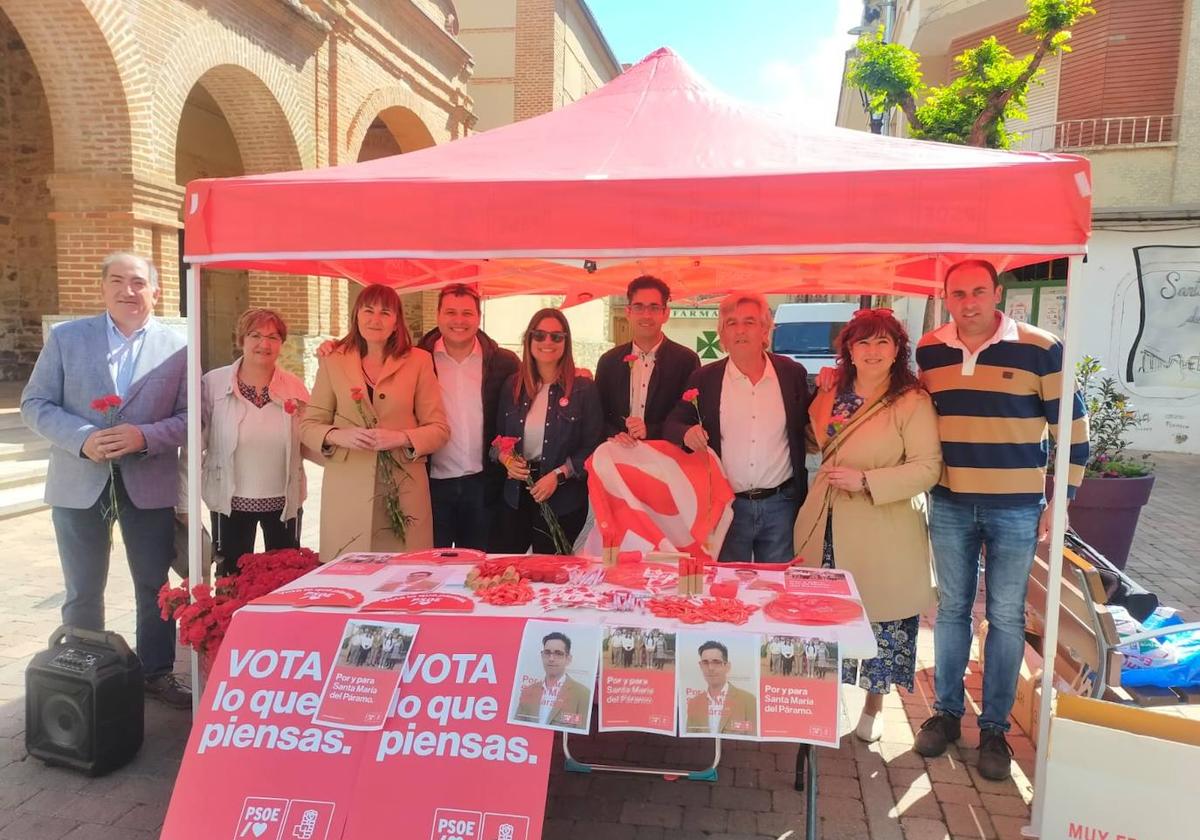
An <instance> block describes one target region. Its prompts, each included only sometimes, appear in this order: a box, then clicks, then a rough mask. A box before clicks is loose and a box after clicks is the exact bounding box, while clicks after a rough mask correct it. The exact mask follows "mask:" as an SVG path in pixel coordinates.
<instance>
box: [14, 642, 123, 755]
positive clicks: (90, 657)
mask: <svg viewBox="0 0 1200 840" xmlns="http://www.w3.org/2000/svg"><path fill="white" fill-rule="evenodd" d="M143 691H144V686H143V678H142V663H141V660H139V659H138V657H137V654H135V653H134V652H133V651H131V650H130V649H129V645H127V644H125V640H124V639H122V638H121V637H120V636H119V635H117V634H116V633H113V632H111V631H105V632H99V631H94V630H80V629H77V628H74V627H69V626H66V625H64V626H62V627H59V628H58V629H57V630H55V631H54V633H53V634H52V635H51V636H50V648H49V649H48V650H44V651H42V652H41V653H39V654H37V655H36V656H34V657H33V661H32V662H30V663H29V667H28V668H26V669H25V749H27V750H28V751H29V754H30V755H34V756H37V757H38V758H40V759H41V760H42V761H45V762H46V763H48V764H57V765H61V766H64V767H71V768H74V769H76V770H81V771H83V772H84V773H87V774H88V775H91V776H99V775H102V774H104V773H108V772H109V771H111V770H115V769H117V768H118V767H120V766H122V765H123V764H125V763H126V762H128V761H129V760H130V759H131V758H133V757H134V756H135V755H136V754H137V751H138V749H139V748H140V747H141V746H142V737H143V734H144V729H143V721H142V711H143V705H144V702H145V701H144V698H143Z"/></svg>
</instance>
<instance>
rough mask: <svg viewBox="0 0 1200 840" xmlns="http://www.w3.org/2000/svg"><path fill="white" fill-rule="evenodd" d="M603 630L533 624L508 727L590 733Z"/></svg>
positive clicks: (525, 643)
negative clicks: (601, 631)
mask: <svg viewBox="0 0 1200 840" xmlns="http://www.w3.org/2000/svg"><path fill="white" fill-rule="evenodd" d="M600 630H601V628H600V627H597V626H582V625H577V624H574V625H573V624H566V623H564V622H558V621H530V622H528V623H526V625H525V633H524V635H523V636H522V639H521V653H520V656H519V657H518V659H517V673H516V677H515V679H514V680H513V690H512V696H511V697H510V699H509V714H508V722H509V723H513V724H517V725H519V726H533V727H537V728H539V729H554V730H558V731H560V732H576V733H579V732H587V731H588V728H589V727H590V726H591V719H592V695H593V693H594V692H595V687H596V670H597V666H598V663H599V657H600Z"/></svg>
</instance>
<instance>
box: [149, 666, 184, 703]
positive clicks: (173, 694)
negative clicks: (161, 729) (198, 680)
mask: <svg viewBox="0 0 1200 840" xmlns="http://www.w3.org/2000/svg"><path fill="white" fill-rule="evenodd" d="M145 692H146V696H147V697H153V698H154V699H155V700H158V701H159V702H161V703H165V704H166V705H168V706H170V707H172V708H175V709H190V708H192V690H191V689H190V688H188V687H187V686H186V685H184V684H183V683H181V682H180V681H179V678H178V677H176V676H175V675H174V674H162V675H161V676H158V677H151V678H150V679H148V680H146V688H145Z"/></svg>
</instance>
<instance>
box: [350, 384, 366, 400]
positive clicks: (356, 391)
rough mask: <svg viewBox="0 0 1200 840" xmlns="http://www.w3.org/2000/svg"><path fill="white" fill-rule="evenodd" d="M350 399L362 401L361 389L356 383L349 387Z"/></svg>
mask: <svg viewBox="0 0 1200 840" xmlns="http://www.w3.org/2000/svg"><path fill="white" fill-rule="evenodd" d="M350 399H352V400H354V401H355V402H362V401H363V389H362V388H359V387H358V386H357V385H356V386H354V387H353V388H351V389H350Z"/></svg>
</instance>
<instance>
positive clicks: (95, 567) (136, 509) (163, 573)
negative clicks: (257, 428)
mask: <svg viewBox="0 0 1200 840" xmlns="http://www.w3.org/2000/svg"><path fill="white" fill-rule="evenodd" d="M100 292H101V295H102V296H103V300H104V306H105V311H104V313H103V314H101V315H95V316H92V317H90V318H80V319H79V320H76V321H68V322H66V323H63V324H60V325H59V326H57V327H55V328H54V329H53V330H51V331H50V335H49V336H48V337H47V339H46V345H45V347H43V348H42V352H41V354H40V355H39V356H38V360H37V364H36V365H35V366H34V368H33V374H32V375H31V376H30V378H29V384H28V385H26V386H25V391H24V392H23V393H22V394H21V418H22V419H23V420H24V421H25V423H26V425H28V426H29V428H31V429H33V430H34V431H35V432H37V433H38V434H39V435H41V436H42V437H44V438H46V440H48V441H50V443H51V444H52V446H51V448H50V467H49V470H48V472H47V474H46V502H47V503H48V504H49V505H50V506H51V520H52V521H53V523H54V535H55V537H56V538H57V540H58V554H59V560H60V561H61V563H62V570H63V581H64V585H65V586H64V588H65V589H66V599H65V600H64V601H63V605H62V620H63V623H64V624H70V625H72V626H74V627H79V628H82V629H85V630H103V629H104V589H105V586H106V584H107V582H108V556H109V552H110V551H111V549H112V531H113V525H114V524H118V525H120V526H121V536H122V538H123V539H124V541H125V554H126V556H127V558H128V560H129V570H130V572H131V573H132V575H133V584H134V600H135V603H136V607H137V652H138V656H140V657H141V660H142V671H143V674H144V675H145V678H146V685H145V691H146V694H147V695H148V696H150V697H154V698H156V699H158V700H161V701H163V702H164V703H167V704H168V705H171V706H175V707H177V708H188V707H190V706H191V703H192V696H191V692H190V691H189V689H188V688H187V686H185V685H183V684H181V683H180V682H178V681H177V680H176V679H175V675H174V674H173V673H172V671H173V669H174V666H175V622H174V621H168V620H164V619H163V617H162V616H161V615H160V611H159V606H158V591H159V588H160V587H161V586H162V585H163V584H164V583H166V582H167V569H169V568H170V567H171V559H172V558H173V557H174V555H175V503H176V498H177V494H178V491H179V447H180V446H181V445H182V444H183V442H184V438H185V436H186V434H187V378H186V369H185V368H186V361H187V342H186V340H185V339H184V337H183V336H182V335H181V334H179V333H177V332H175V331H174V330H172V329H171V328H170V327H168V326H166V325H165V324H162V323H160V322H158V321H157V320H155V318H154V317H153V315H154V305H155V304H156V303H157V302H158V296H159V288H158V274H157V272H155V270H154V266H152V265H150V262H149V261H148V260H146V259H144V258H143V257H139V256H136V255H134V254H112V255H111V256H109V257H108V258H107V259H105V260H104V262H103V263H102V264H101V267H100ZM106 397H111V398H112V401H111V402H110V403H109V406H110V408H108V409H107V410H106V409H105V408H104V398H106Z"/></svg>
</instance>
